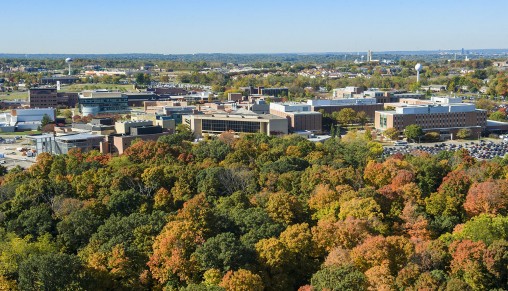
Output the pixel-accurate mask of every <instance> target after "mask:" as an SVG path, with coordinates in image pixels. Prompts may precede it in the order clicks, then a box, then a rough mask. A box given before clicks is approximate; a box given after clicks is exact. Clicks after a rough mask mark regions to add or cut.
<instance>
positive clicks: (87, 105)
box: [79, 91, 129, 115]
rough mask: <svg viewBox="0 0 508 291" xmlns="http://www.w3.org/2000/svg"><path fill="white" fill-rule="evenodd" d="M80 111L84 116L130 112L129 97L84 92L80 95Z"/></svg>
mask: <svg viewBox="0 0 508 291" xmlns="http://www.w3.org/2000/svg"><path fill="white" fill-rule="evenodd" d="M79 111H80V112H81V113H82V114H83V115H89V114H91V115H97V114H99V113H103V112H114V113H123V112H127V111H129V105H128V97H127V96H126V95H125V94H123V93H120V92H109V91H83V92H82V93H81V94H80V95H79Z"/></svg>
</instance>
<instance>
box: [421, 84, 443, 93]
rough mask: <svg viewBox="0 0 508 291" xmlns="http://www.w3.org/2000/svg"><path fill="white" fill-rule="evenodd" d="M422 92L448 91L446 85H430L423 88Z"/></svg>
mask: <svg viewBox="0 0 508 291" xmlns="http://www.w3.org/2000/svg"><path fill="white" fill-rule="evenodd" d="M422 90H424V91H430V92H441V91H446V85H428V86H422Z"/></svg>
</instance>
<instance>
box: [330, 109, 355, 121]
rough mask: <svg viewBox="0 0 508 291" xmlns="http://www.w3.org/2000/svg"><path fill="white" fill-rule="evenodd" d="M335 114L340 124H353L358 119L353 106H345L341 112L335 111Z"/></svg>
mask: <svg viewBox="0 0 508 291" xmlns="http://www.w3.org/2000/svg"><path fill="white" fill-rule="evenodd" d="M333 116H334V118H335V119H336V120H337V122H339V123H340V124H351V123H353V122H355V121H356V116H357V114H356V111H354V110H353V109H351V108H344V109H342V110H340V111H339V112H334V113H333Z"/></svg>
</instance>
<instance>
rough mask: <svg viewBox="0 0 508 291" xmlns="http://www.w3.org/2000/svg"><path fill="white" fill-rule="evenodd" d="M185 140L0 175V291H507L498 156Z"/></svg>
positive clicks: (360, 139) (44, 160) (507, 248)
mask: <svg viewBox="0 0 508 291" xmlns="http://www.w3.org/2000/svg"><path fill="white" fill-rule="evenodd" d="M191 138H192V135H191V134H190V133H189V132H186V131H181V132H180V133H178V134H175V135H171V136H165V137H162V138H161V139H160V140H159V141H157V142H154V141H148V142H144V141H136V142H135V143H134V144H133V145H132V146H131V147H130V148H129V149H128V150H127V151H126V152H125V154H123V155H121V156H110V155H101V154H99V153H98V152H96V151H92V152H88V153H82V152H80V151H72V152H70V153H69V154H68V155H56V156H52V155H49V154H39V156H38V157H37V162H36V163H35V164H34V165H33V166H31V167H30V168H28V169H26V170H23V169H21V168H14V169H12V170H10V171H9V172H8V173H5V174H3V176H2V183H1V187H0V232H1V235H0V289H2V290H302V291H303V290H506V289H508V282H507V278H508V270H507V266H508V241H507V238H508V216H507V210H508V182H507V180H506V179H507V174H508V160H506V159H496V160H492V161H480V160H475V159H474V158H472V157H471V156H470V155H469V154H468V152H467V151H465V150H461V151H456V152H441V153H440V154H439V155H435V156H431V155H429V154H427V153H423V152H414V153H413V154H411V155H406V156H403V155H395V156H390V157H383V156H382V152H383V151H382V147H381V145H380V144H379V143H377V142H373V141H370V140H368V138H367V137H366V136H365V135H363V134H357V133H355V132H350V133H349V134H348V135H346V136H345V137H343V138H342V139H338V138H336V139H332V140H328V141H326V142H324V143H322V144H321V143H312V142H309V141H307V140H306V139H304V138H301V137H299V136H294V135H291V136H285V137H267V136H264V135H261V134H254V135H243V136H241V137H240V138H238V139H235V138H234V137H233V136H232V134H230V133H224V134H222V135H221V136H219V137H218V138H214V139H211V138H210V139H209V140H207V141H203V142H200V143H198V144H192V143H190V142H189V141H188V140H190V139H191ZM3 172H5V171H3Z"/></svg>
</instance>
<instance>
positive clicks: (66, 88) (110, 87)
mask: <svg viewBox="0 0 508 291" xmlns="http://www.w3.org/2000/svg"><path fill="white" fill-rule="evenodd" d="M61 89H62V91H64V92H81V91H83V90H95V89H107V90H120V91H128V92H132V91H134V87H133V85H116V84H101V83H98V84H72V85H69V86H62V88H61Z"/></svg>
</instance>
